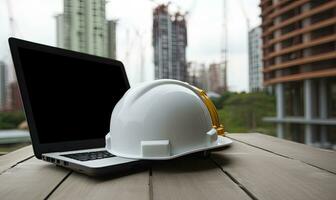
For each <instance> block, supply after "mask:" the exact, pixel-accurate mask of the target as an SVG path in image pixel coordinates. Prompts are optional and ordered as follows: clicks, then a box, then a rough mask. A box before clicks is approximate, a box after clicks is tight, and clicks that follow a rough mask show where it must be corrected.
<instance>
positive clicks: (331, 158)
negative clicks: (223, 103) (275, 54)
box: [0, 134, 336, 200]
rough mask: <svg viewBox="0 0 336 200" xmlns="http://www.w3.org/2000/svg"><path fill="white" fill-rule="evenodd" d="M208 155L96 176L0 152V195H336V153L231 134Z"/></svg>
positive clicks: (25, 152) (27, 152)
mask: <svg viewBox="0 0 336 200" xmlns="http://www.w3.org/2000/svg"><path fill="white" fill-rule="evenodd" d="M229 137H231V138H232V139H234V143H233V145H232V146H231V147H230V148H227V149H225V150H222V151H219V152H215V153H213V154H212V156H211V157H210V158H197V157H185V158H179V159H175V160H172V161H167V162H156V163H155V164H153V165H151V167H150V169H149V170H145V171H141V172H138V173H132V174H128V175H124V176H118V177H104V178H95V177H88V176H86V175H82V174H79V173H76V172H71V171H69V170H67V169H63V168H61V167H56V166H54V165H52V164H49V163H46V162H43V161H40V160H37V159H36V158H32V157H31V156H32V155H33V153H32V149H31V146H29V147H25V148H22V149H20V150H18V151H15V152H13V153H10V154H7V155H4V156H1V157H0V170H1V173H0V199H190V200H194V199H294V200H295V199H335V197H336V175H335V173H334V172H335V171H334V170H335V166H336V161H335V159H336V153H335V152H333V151H325V150H320V149H316V148H312V147H308V146H305V145H301V144H296V143H293V142H289V141H285V140H281V139H277V138H273V137H269V136H264V135H260V134H230V135H229Z"/></svg>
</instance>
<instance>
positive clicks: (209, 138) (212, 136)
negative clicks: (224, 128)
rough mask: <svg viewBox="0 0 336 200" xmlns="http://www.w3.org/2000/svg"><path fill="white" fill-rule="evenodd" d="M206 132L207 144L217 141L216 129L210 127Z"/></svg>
mask: <svg viewBox="0 0 336 200" xmlns="http://www.w3.org/2000/svg"><path fill="white" fill-rule="evenodd" d="M206 134H207V141H208V145H211V144H212V143H213V142H215V141H217V131H216V130H215V129H214V128H212V129H211V130H210V131H208V132H207V133H206Z"/></svg>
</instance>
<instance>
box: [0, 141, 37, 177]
mask: <svg viewBox="0 0 336 200" xmlns="http://www.w3.org/2000/svg"><path fill="white" fill-rule="evenodd" d="M33 155H34V153H33V148H32V146H27V147H23V148H21V149H18V150H16V151H13V152H11V153H8V154H6V155H3V156H1V157H0V174H1V173H3V172H4V171H6V170H7V169H9V168H11V167H13V166H15V165H16V164H18V163H19V162H22V161H24V160H26V159H29V158H31V157H32V156H33Z"/></svg>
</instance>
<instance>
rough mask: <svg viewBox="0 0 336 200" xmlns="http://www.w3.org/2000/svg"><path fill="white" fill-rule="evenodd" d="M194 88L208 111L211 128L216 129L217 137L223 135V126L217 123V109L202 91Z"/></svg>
mask: <svg viewBox="0 0 336 200" xmlns="http://www.w3.org/2000/svg"><path fill="white" fill-rule="evenodd" d="M194 88H195V89H196V90H197V92H198V94H199V96H200V97H201V99H202V101H203V103H204V104H205V105H206V107H207V108H208V110H209V113H210V117H211V121H212V127H213V128H214V129H216V131H217V134H218V135H224V126H223V125H222V124H220V122H219V117H218V113H217V109H216V107H215V105H214V104H213V103H212V101H211V99H210V98H209V97H208V96H207V94H206V93H205V91H204V90H201V89H199V88H197V87H195V86H194Z"/></svg>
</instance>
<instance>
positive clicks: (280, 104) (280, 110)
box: [275, 83, 285, 138]
mask: <svg viewBox="0 0 336 200" xmlns="http://www.w3.org/2000/svg"><path fill="white" fill-rule="evenodd" d="M275 87H276V88H275V92H276V93H275V94H276V112H277V118H278V120H282V119H283V118H284V116H285V111H284V88H283V83H277V84H276V86H275ZM283 126H284V125H283V123H281V122H278V123H277V137H279V138H283V137H284V127H283Z"/></svg>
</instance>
